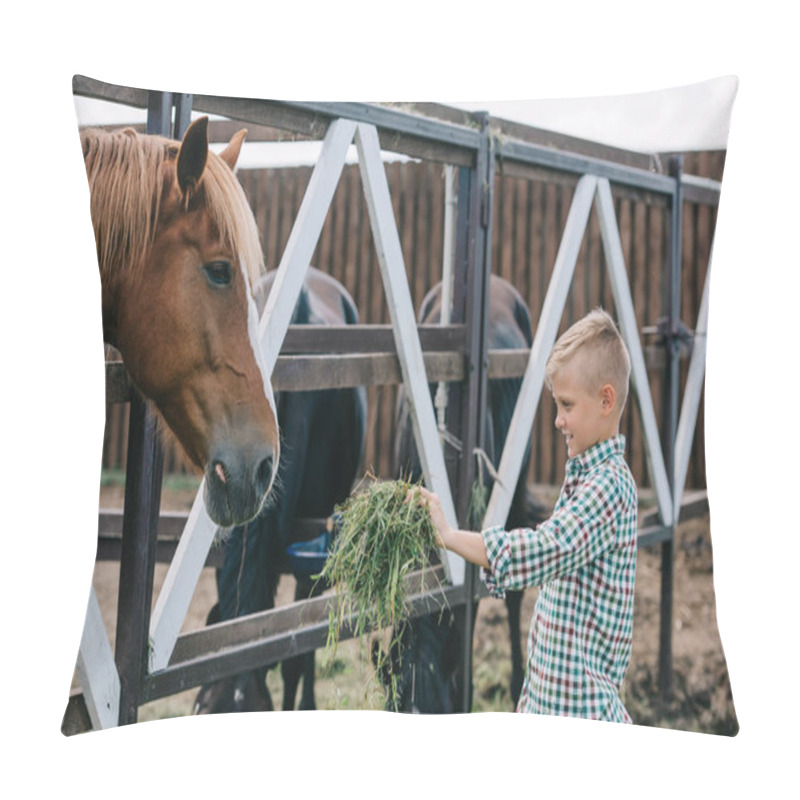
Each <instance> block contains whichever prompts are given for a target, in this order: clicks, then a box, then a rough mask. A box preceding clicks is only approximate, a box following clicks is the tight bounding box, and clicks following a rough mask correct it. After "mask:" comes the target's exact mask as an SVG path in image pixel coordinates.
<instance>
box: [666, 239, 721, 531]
mask: <svg viewBox="0 0 800 800" xmlns="http://www.w3.org/2000/svg"><path fill="white" fill-rule="evenodd" d="M713 254H714V245H713V240H712V245H711V252H710V253H709V258H708V269H707V270H706V281H705V285H704V286H703V297H702V298H701V300H700V310H699V311H698V314H697V325H695V329H694V340H693V342H692V357H691V359H690V361H689V370H688V372H687V375H686V387H685V389H684V390H683V406H682V407H681V416H680V420H679V422H678V430H677V432H676V434H675V485H674V487H673V493H674V495H675V502H674V504H673V515H674V518H675V519H678V515H679V513H680V507H681V502H682V500H683V490H684V488H685V486H686V473H687V472H688V469H689V459H690V457H691V455H692V440H693V439H694V432H695V428H696V426H697V413H698V411H699V409H700V398H701V396H702V393H703V383H704V382H705V373H706V347H707V342H708V294H709V287H710V285H711V259H712V257H713Z"/></svg>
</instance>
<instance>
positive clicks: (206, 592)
mask: <svg viewBox="0 0 800 800" xmlns="http://www.w3.org/2000/svg"><path fill="white" fill-rule="evenodd" d="M193 498H194V493H193V492H191V491H188V492H187V491H183V492H166V493H165V494H164V495H163V498H162V507H163V508H164V509H165V510H188V508H189V506H190V504H191V501H192V500H193ZM121 502H122V490H121V488H119V487H106V488H103V489H102V490H101V503H100V505H101V506H103V507H114V506H118V505H121ZM674 552H675V560H674V564H675V567H674V597H675V602H674V611H673V631H672V650H673V677H672V693H671V696H670V698H669V699H667V700H664V699H662V697H661V692H660V689H659V668H658V662H659V625H660V609H659V606H660V585H661V573H660V570H661V567H660V564H661V548H660V546H655V547H651V548H641V549H640V551H639V557H638V566H637V578H636V595H635V618H634V643H633V654H632V658H631V664H630V667H629V670H628V675H627V678H626V681H625V685H624V688H623V693H624V694H623V696H624V701H625V704H626V706H627V708H628V710H629V711H630V713H631V716H632V717H633V720H634V722H635V723H636V724H640V725H649V726H657V727H663V728H672V729H676V730H685V731H696V732H701V733H708V734H721V735H728V736H732V735H735V734H736V732H737V731H738V723H737V720H736V714H735V710H734V706H733V700H732V697H731V689H730V682H729V679H728V669H727V664H726V661H725V656H724V653H723V649H722V644H721V642H720V638H719V633H718V629H717V621H716V603H715V595H714V585H713V566H712V548H711V539H710V531H709V517H708V516H707V515H706V516H704V517H701V518H698V519H695V520H690V521H688V522H686V523H684V524H682V525H680V526H679V528H678V530H677V534H676V540H675V548H674ZM165 573H166V566H164V565H158V566H157V571H156V576H155V589H154V596H157V593H158V591H159V589H160V586H161V582H162V581H163V578H164V575H165ZM117 580H118V567H117V565H116V564H113V563H108V562H106V563H98V564H97V566H96V569H95V576H94V585H95V589H96V591H97V594H98V599H99V602H100V606H101V608H102V610H103V615H104V619H105V621H106V627H107V629H108V631H109V636H110V637H112V641H113V635H114V627H115V617H116V591H117ZM293 588H294V583H293V579H292V578H291V577H290V576H284V578H283V579H282V581H281V586H280V589H279V597H278V603H285V602H286V603H288V602H290V600H291V596H292V591H293ZM535 598H536V590H535V589H530V590H528V591H527V592H526V593H525V597H524V600H523V610H522V620H523V623H522V627H523V631H522V637H523V648H525V647H526V645H525V641H526V638H527V628H528V624H529V621H530V617H531V614H532V610H533V605H534V602H535ZM215 600H216V590H215V587H214V578H213V573H212V571H211V570H204V571H203V574H202V576H201V578H200V581H199V583H198V587H197V590H196V592H195V596H194V599H193V601H192V606H191V608H190V611H189V614H188V616H187V619H186V621H185V623H184V628H183V629H184V631H186V630H192V629H195V628H198V627H201V626H202V625H203V624H204V622H205V617H206V614H207V613H208V610H209V609H210V608H211V606H212V605H213V604H214V602H215ZM509 652H510V650H509V641H508V627H507V623H506V611H505V605H504V603H503V602H502V601H499V600H493V599H491V598H487V599H484V600H482V601H481V603H480V606H479V611H478V617H477V620H476V631H475V641H474V650H473V653H474V657H473V681H474V689H475V691H474V701H473V709H474V711H475V712H481V711H511V710H512V705H511V700H510V697H509V691H508V684H509V676H510V663H509ZM320 661H321V659H320V658H319V657H318V658H317V663H318V668H317V681H316V696H317V707H318V708H334V709H347V708H377V707H379V706H380V700H381V698H380V697H379V695H378V692H377V689H376V688H375V685H374V682H373V681H372V675H371V669H370V668H369V666H368V663H367V659H366V658H365V657H364V652H363V643H359V642H356V641H352V640H351V641H347V642H343V643H341V645H340V647H339V651H338V652H337V656H336V660H335V661H334V663H333V665H332V667H331V668H330V669H329V670H327V671H323V670H321V668H320V666H319V665H320ZM267 684H268V687H269V689H270V691H271V692H272V694H273V697H274V698H278V699H279V698H280V693H281V691H282V686H281V683H280V670H277V669H273V670H270V671H269V673H268V678H267ZM195 696H196V690H190V691H187V692H184V693H182V694H181V695H175V696H173V697H170V698H165V699H162V700H159V701H156V702H153V703H150V704H148V705H146V706H143V707H142V708H141V709H140V713H139V720H140V721H142V722H143V721H148V720H153V719H159V718H164V717H172V716H182V715H186V714H191V713H192V707H193V703H194V698H195Z"/></svg>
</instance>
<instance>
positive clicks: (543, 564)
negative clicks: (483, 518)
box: [481, 435, 638, 722]
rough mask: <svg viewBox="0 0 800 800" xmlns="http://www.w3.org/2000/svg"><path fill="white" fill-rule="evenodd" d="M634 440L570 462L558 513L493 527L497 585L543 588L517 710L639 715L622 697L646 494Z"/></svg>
mask: <svg viewBox="0 0 800 800" xmlns="http://www.w3.org/2000/svg"><path fill="white" fill-rule="evenodd" d="M624 449H625V437H624V436H621V435H620V436H615V437H613V438H611V439H608V440H606V441H604V442H600V443H599V444H597V445H594V447H591V448H589V449H588V450H586V451H585V452H584V453H581V454H580V455H578V456H575V457H574V458H571V459H569V461H568V462H567V465H566V478H565V481H564V485H563V487H562V489H561V495H560V496H559V498H558V502H557V504H556V507H555V509H554V511H553V515H552V516H551V517H550V519H548V520H547V521H546V522H544V523H542V524H541V525H539V526H538V527H537V528H536V529H535V530H531V529H530V528H518V529H516V530H513V531H510V532H506V531H505V530H503V528H502V526H497V527H493V528H487V529H486V530H484V531H483V540H484V543H485V544H486V553H487V555H488V558H489V563H490V564H491V567H492V568H491V571H489V570H483V569H482V570H481V577H482V578H483V580H484V582H485V584H486V586H487V588H488V589H489V592H490V594H491V595H492V596H494V597H503V596H504V595H505V591H506V590H507V589H523V588H525V587H528V586H540V587H541V588H540V590H539V596H538V598H537V601H536V608H535V610H534V613H533V620H532V621H531V632H530V640H529V643H528V668H527V671H526V674H525V683H524V685H523V687H522V694H521V696H520V699H519V703H518V705H517V711H529V712H534V713H539V714H557V715H560V716H568V717H585V718H590V719H604V720H612V721H616V722H631V718H630V716H629V714H628V712H627V710H626V709H625V706H624V705H623V704H622V701H621V699H620V696H619V690H620V686H621V685H622V680H623V678H624V677H625V671H626V669H627V668H628V661H629V660H630V652H631V640H632V637H633V585H634V578H635V573H636V531H637V505H638V498H637V491H636V484H635V482H634V480H633V476H632V475H631V473H630V470H629V469H628V465H627V464H626V463H625V459H624V457H623V453H624Z"/></svg>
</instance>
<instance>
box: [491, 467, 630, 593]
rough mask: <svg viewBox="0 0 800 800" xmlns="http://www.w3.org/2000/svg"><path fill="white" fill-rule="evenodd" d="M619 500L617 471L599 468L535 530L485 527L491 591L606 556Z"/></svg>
mask: <svg viewBox="0 0 800 800" xmlns="http://www.w3.org/2000/svg"><path fill="white" fill-rule="evenodd" d="M619 499H620V486H619V482H618V480H616V476H615V474H614V471H613V470H598V471H597V472H595V473H594V474H593V475H592V476H591V477H590V478H589V479H588V480H586V481H585V482H583V483H582V484H581V486H580V488H579V489H578V491H576V492H575V494H574V495H573V496H572V497H571V498H569V499H568V500H566V501H565V502H563V504H561V503H560V504H559V505H558V506H556V510H555V511H554V512H553V515H552V516H551V517H550V519H548V520H547V521H545V522H543V523H542V524H541V525H539V526H538V527H537V528H536V529H531V528H516V529H514V530H511V531H506V530H504V529H503V528H502V526H495V527H492V528H487V529H485V530H484V531H483V532H482V536H483V541H484V544H485V546H486V555H487V558H488V560H489V564H490V565H491V569H489V570H486V569H483V570H482V571H481V577H482V579H483V581H484V583H485V584H486V587H487V589H488V591H489V593H490V594H491V595H492V596H493V597H503V596H504V595H505V592H506V590H508V589H524V588H527V587H529V586H541V585H542V584H544V583H547V582H548V581H551V580H553V579H555V578H558V577H560V576H562V575H565V574H567V573H570V572H573V571H574V570H576V569H579V568H580V567H582V566H583V565H585V564H587V563H589V562H590V561H592V560H593V559H595V558H597V557H598V556H600V555H602V554H603V553H604V552H606V551H607V550H608V549H610V548H611V546H612V545H613V544H614V541H615V533H614V530H615V526H614V520H615V517H616V513H617V507H618V504H619Z"/></svg>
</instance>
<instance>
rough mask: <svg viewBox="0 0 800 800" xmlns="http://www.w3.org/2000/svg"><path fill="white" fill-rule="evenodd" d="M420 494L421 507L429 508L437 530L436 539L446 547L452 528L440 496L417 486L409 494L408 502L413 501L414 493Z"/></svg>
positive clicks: (441, 545) (440, 544)
mask: <svg viewBox="0 0 800 800" xmlns="http://www.w3.org/2000/svg"><path fill="white" fill-rule="evenodd" d="M415 492H417V493H418V498H419V503H420V505H423V506H427V507H428V511H429V512H430V515H431V521H432V522H433V527H434V528H435V529H436V538H437V539H438V540H439V546H440V547H446V546H447V545H446V541H447V535H448V534H449V533H450V526H449V525H448V523H447V519H446V518H445V516H444V511H443V510H442V503H441V501H440V500H439V495H436V494H434V493H433V492H431V491H429V490H428V489H426V488H425V487H424V486H417V487H415V489H412V490H411V491H410V492H409V493H408V497H407V498H406V500H413V495H414V493H415Z"/></svg>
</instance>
